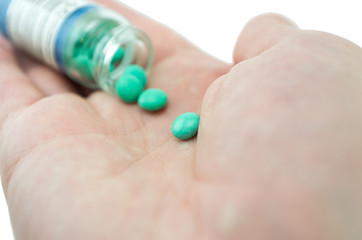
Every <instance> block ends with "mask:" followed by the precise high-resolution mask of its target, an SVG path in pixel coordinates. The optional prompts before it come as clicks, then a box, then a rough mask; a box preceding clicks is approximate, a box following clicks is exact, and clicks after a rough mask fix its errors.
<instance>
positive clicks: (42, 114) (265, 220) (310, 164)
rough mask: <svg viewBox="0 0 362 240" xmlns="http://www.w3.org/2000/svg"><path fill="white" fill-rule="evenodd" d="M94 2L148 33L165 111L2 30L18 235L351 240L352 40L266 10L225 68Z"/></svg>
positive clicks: (359, 153)
mask: <svg viewBox="0 0 362 240" xmlns="http://www.w3.org/2000/svg"><path fill="white" fill-rule="evenodd" d="M100 2H101V3H102V4H107V5H108V6H110V7H111V8H113V9H115V10H117V11H119V12H121V13H122V14H123V15H125V16H126V17H127V18H128V19H129V20H130V21H131V22H132V23H133V24H134V25H136V26H138V27H141V28H142V29H145V30H146V32H147V33H148V34H149V35H150V36H151V38H152V41H153V42H154V44H155V47H156V63H155V66H154V68H153V71H152V74H151V77H150V85H149V87H155V88H161V89H164V90H165V91H166V92H167V93H168V96H169V104H168V106H167V108H166V109H165V110H164V111H161V112H159V113H147V112H145V111H143V110H141V109H140V108H139V107H138V106H137V105H128V104H124V103H122V102H121V101H120V100H119V99H116V98H115V97H112V96H108V95H107V94H105V93H102V92H94V93H91V94H90V95H89V96H87V97H82V96H80V95H79V94H78V93H79V89H78V88H77V87H75V86H74V85H72V84H71V83H70V82H69V81H68V80H66V79H65V78H64V77H63V76H61V75H60V74H57V73H55V72H54V71H52V70H50V69H48V68H47V67H45V66H43V65H41V64H39V63H38V62H36V61H35V60H32V59H29V58H28V57H27V56H25V55H22V54H18V53H17V54H14V52H13V50H12V49H11V47H10V46H9V44H8V43H6V42H5V41H4V40H3V39H2V40H1V45H0V46H1V47H0V73H1V74H0V166H1V177H2V182H3V187H4V192H5V195H6V198H7V202H8V205H9V210H10V215H11V221H12V225H13V229H14V235H15V238H16V239H19V240H22V239H26V240H33V239H34V240H42V239H47V240H48V239H52V240H58V239H77V240H82V239H87V240H98V239H102V240H107V239H132V240H133V239H147V240H150V239H173V240H178V239H201V240H202V239H207V240H214V239H215V240H216V239H226V240H231V239H248V240H249V239H250V240H254V239H255V240H256V239H278V240H280V239H318V240H320V239H328V240H333V239H361V238H362V230H361V229H362V226H361V225H362V224H361V223H362V209H361V208H362V205H361V202H362V196H361V190H360V189H361V187H362V174H361V173H362V172H361V171H362V170H361V169H362V142H361V141H360V135H361V132H362V108H361V106H362V94H361V93H362V69H361V66H362V51H361V49H360V47H358V46H356V45H355V44H353V43H351V42H349V41H347V40H345V39H342V38H340V37H337V36H333V35H331V34H327V33H321V32H312V31H304V30H299V29H297V27H296V26H295V25H294V24H293V23H291V22H290V21H289V20H287V19H285V18H283V17H281V16H278V15H273V14H267V15H262V16H258V17H256V18H254V19H253V20H251V21H250V22H249V23H248V24H247V26H246V27H245V28H244V30H243V31H242V33H241V35H240V37H239V39H238V42H237V44H236V47H235V52H234V58H235V63H234V64H227V63H223V62H221V61H219V60H217V59H214V58H212V57H210V56H208V55H207V54H205V53H203V52H201V51H200V50H199V49H197V48H195V47H194V46H192V45H191V44H189V43H188V42H186V41H185V40H183V39H182V38H181V37H180V36H178V35H177V34H175V33H173V32H172V31H170V30H168V29H167V28H165V27H163V26H162V25H160V24H158V23H155V22H153V21H151V20H150V19H148V18H146V17H144V16H142V15H140V14H138V13H135V12H134V11H132V10H130V9H128V8H126V7H125V6H122V5H118V4H116V3H114V2H111V1H106V0H104V1H100ZM165 43H167V44H165ZM15 56H16V58H15ZM205 93H206V94H205ZM189 111H194V112H201V124H200V131H199V135H198V137H197V139H196V138H195V139H193V140H191V141H179V140H177V139H175V138H173V137H172V133H171V130H170V129H171V126H172V122H173V120H174V119H175V118H176V117H177V116H178V115H180V114H182V113H184V112H189Z"/></svg>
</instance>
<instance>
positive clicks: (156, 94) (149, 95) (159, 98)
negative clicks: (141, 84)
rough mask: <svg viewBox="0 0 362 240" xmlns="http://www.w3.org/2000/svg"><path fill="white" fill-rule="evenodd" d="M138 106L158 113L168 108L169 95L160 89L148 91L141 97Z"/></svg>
mask: <svg viewBox="0 0 362 240" xmlns="http://www.w3.org/2000/svg"><path fill="white" fill-rule="evenodd" d="M138 104H139V105H140V106H141V108H143V109H145V110H147V111H158V110H160V109H162V108H163V107H164V106H166V104H167V94H166V93H165V92H164V91H162V90H160V89H155V88H151V89H148V90H146V91H144V92H143V93H142V94H141V95H140V97H139V98H138Z"/></svg>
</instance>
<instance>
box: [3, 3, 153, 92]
mask: <svg viewBox="0 0 362 240" xmlns="http://www.w3.org/2000/svg"><path fill="white" fill-rule="evenodd" d="M0 33H1V34H2V35H3V36H5V37H6V38H7V39H9V40H10V41H11V42H12V43H13V44H14V45H15V46H16V47H17V48H19V49H22V50H23V51H25V52H27V53H29V54H31V55H32V56H34V57H36V58H38V59H39V60H41V61H43V62H44V63H46V64H48V65H50V66H52V67H53V68H55V69H58V70H60V71H62V72H64V73H65V74H66V75H68V76H69V77H70V78H71V79H73V80H74V81H76V82H78V83H80V84H82V85H85V86H87V87H89V88H94V89H96V88H101V89H103V90H104V91H106V92H109V93H111V94H115V92H116V91H115V85H116V82H117V80H118V79H119V78H120V77H121V76H122V74H123V71H124V70H125V69H126V68H127V66H129V65H133V64H136V65H139V66H141V67H142V68H143V69H144V70H145V72H146V74H148V73H149V71H150V69H151V66H152V62H153V55H154V53H153V47H152V43H151V41H150V39H149V37H148V36H147V35H146V34H145V33H144V32H143V31H142V30H139V29H137V28H135V27H133V26H131V25H130V24H129V22H128V21H127V20H126V19H125V18H124V17H123V16H121V15H120V14H118V13H116V12H114V11H112V10H110V9H108V8H105V7H103V6H101V5H99V4H95V3H93V2H91V1H89V0H1V1H0Z"/></svg>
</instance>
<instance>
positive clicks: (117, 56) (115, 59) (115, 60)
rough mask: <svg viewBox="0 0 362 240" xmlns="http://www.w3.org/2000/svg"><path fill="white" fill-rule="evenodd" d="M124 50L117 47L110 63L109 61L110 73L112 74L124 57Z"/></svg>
mask: <svg viewBox="0 0 362 240" xmlns="http://www.w3.org/2000/svg"><path fill="white" fill-rule="evenodd" d="M124 54H125V52H124V49H123V48H122V47H119V48H118V49H117V51H116V53H115V54H114V56H113V58H112V61H111V67H110V71H111V72H112V71H113V70H114V69H115V68H117V66H119V64H121V62H122V60H123V57H124Z"/></svg>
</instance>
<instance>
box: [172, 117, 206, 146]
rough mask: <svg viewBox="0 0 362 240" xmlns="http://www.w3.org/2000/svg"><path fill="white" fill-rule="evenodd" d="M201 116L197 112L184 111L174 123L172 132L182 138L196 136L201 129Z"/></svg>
mask: <svg viewBox="0 0 362 240" xmlns="http://www.w3.org/2000/svg"><path fill="white" fill-rule="evenodd" d="M199 124H200V116H199V115H197V114H196V113H192V112H189V113H184V114H182V115H181V116H179V117H178V118H176V120H175V122H174V123H173V125H172V134H173V135H174V136H175V137H176V138H178V139H181V140H186V139H189V138H192V137H193V136H195V135H196V134H197V132H198V130H199Z"/></svg>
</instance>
